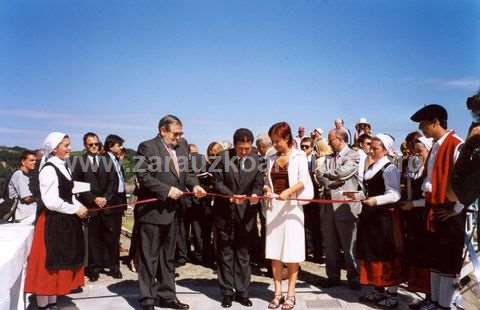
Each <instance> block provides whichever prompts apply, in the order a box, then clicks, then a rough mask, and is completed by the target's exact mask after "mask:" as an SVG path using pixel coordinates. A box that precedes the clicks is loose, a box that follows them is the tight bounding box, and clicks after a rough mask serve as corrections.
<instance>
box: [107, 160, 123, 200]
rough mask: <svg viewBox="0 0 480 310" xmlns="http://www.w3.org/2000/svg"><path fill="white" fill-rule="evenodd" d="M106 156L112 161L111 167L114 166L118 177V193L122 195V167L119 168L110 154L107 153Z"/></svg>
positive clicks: (117, 162)
mask: <svg viewBox="0 0 480 310" xmlns="http://www.w3.org/2000/svg"><path fill="white" fill-rule="evenodd" d="M108 155H109V156H110V158H111V159H112V161H113V165H114V166H115V171H116V172H117V176H118V192H119V193H123V192H125V180H124V179H123V174H122V167H121V166H120V162H119V161H118V160H117V158H116V157H115V155H113V154H112V153H110V152H108Z"/></svg>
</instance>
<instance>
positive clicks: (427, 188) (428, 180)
mask: <svg viewBox="0 0 480 310" xmlns="http://www.w3.org/2000/svg"><path fill="white" fill-rule="evenodd" d="M450 132H451V131H448V132H447V133H445V134H444V135H443V136H442V137H441V138H440V139H438V140H437V141H435V142H434V143H433V145H432V150H431V151H430V156H429V158H428V163H427V176H426V177H425V180H424V181H423V185H422V190H423V192H425V193H431V192H432V173H433V167H434V165H435V159H436V157H437V153H438V150H439V149H440V146H441V145H442V144H443V142H444V141H445V139H446V138H447V136H448V135H449V134H450ZM455 137H456V138H457V139H459V140H461V141H463V140H462V138H460V137H459V136H457V135H455ZM461 145H462V144H459V145H457V147H456V148H455V152H454V154H453V163H455V162H456V161H457V159H458V156H459V155H460V146H461ZM462 209H463V204H461V203H460V202H458V201H457V202H456V203H455V207H454V210H455V213H460V211H462Z"/></svg>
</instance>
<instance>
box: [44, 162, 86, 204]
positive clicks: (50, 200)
mask: <svg viewBox="0 0 480 310" xmlns="http://www.w3.org/2000/svg"><path fill="white" fill-rule="evenodd" d="M47 162H50V163H52V164H53V165H55V167H57V168H58V169H59V170H60V172H61V173H62V174H63V175H64V176H65V177H66V178H67V179H68V180H71V179H72V176H71V174H70V171H68V169H67V167H66V166H65V161H64V160H61V159H60V158H58V157H56V156H54V157H52V158H50V159H49V160H48V161H47ZM39 180H40V193H41V195H42V201H43V203H44V204H45V207H47V209H49V210H52V211H56V212H60V213H65V214H75V213H77V212H78V210H79V209H80V206H82V204H81V203H80V202H79V201H78V200H77V199H76V198H75V196H73V204H72V203H68V202H66V201H64V200H63V199H62V198H60V195H59V191H58V177H57V173H56V171H55V169H54V168H53V167H50V166H46V167H43V168H42V170H41V171H40V175H39Z"/></svg>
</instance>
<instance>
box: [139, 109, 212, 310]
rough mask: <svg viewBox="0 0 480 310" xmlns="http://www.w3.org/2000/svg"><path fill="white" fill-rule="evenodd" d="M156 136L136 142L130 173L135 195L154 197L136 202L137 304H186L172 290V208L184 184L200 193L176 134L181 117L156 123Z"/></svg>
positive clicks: (184, 147) (150, 309)
mask: <svg viewBox="0 0 480 310" xmlns="http://www.w3.org/2000/svg"><path fill="white" fill-rule="evenodd" d="M158 127H159V135H158V136H157V137H155V138H153V139H151V140H147V141H144V142H142V143H140V145H139V146H138V155H137V156H136V158H135V160H136V165H135V166H136V175H137V178H138V182H139V189H138V191H137V193H138V196H139V197H138V198H139V199H140V200H142V199H146V198H157V199H158V201H155V202H153V203H148V204H143V205H139V206H137V208H136V211H135V212H136V215H135V218H136V220H137V221H138V222H137V225H139V227H138V238H139V245H138V248H139V252H140V253H139V255H140V257H139V264H138V281H139V288H140V303H141V305H142V309H144V310H153V309H154V306H158V307H162V308H171V309H188V308H189V306H188V305H186V304H183V303H181V302H180V301H179V300H178V298H177V296H176V291H175V241H176V238H175V232H176V225H175V220H174V219H175V213H176V211H177V210H178V209H179V208H180V207H181V201H180V200H181V198H182V196H183V193H184V192H186V191H187V187H188V188H189V189H191V190H193V192H194V193H195V195H196V196H197V197H203V196H205V194H206V192H205V191H204V190H203V188H202V187H200V186H199V185H198V179H197V178H196V177H195V176H194V175H193V174H192V173H191V172H190V169H189V167H188V162H189V156H188V149H187V143H186V141H185V140H184V139H182V138H181V137H182V134H183V132H182V127H183V126H182V122H181V121H180V119H178V118H177V117H175V116H173V115H167V116H165V117H163V118H162V119H161V120H160V122H159V125H158Z"/></svg>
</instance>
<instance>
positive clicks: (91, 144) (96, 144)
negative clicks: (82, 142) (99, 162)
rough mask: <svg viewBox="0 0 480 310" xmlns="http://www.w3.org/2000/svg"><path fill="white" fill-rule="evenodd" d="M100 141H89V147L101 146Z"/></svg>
mask: <svg viewBox="0 0 480 310" xmlns="http://www.w3.org/2000/svg"><path fill="white" fill-rule="evenodd" d="M99 145H100V143H89V144H87V146H88V147H92V146H99Z"/></svg>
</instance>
